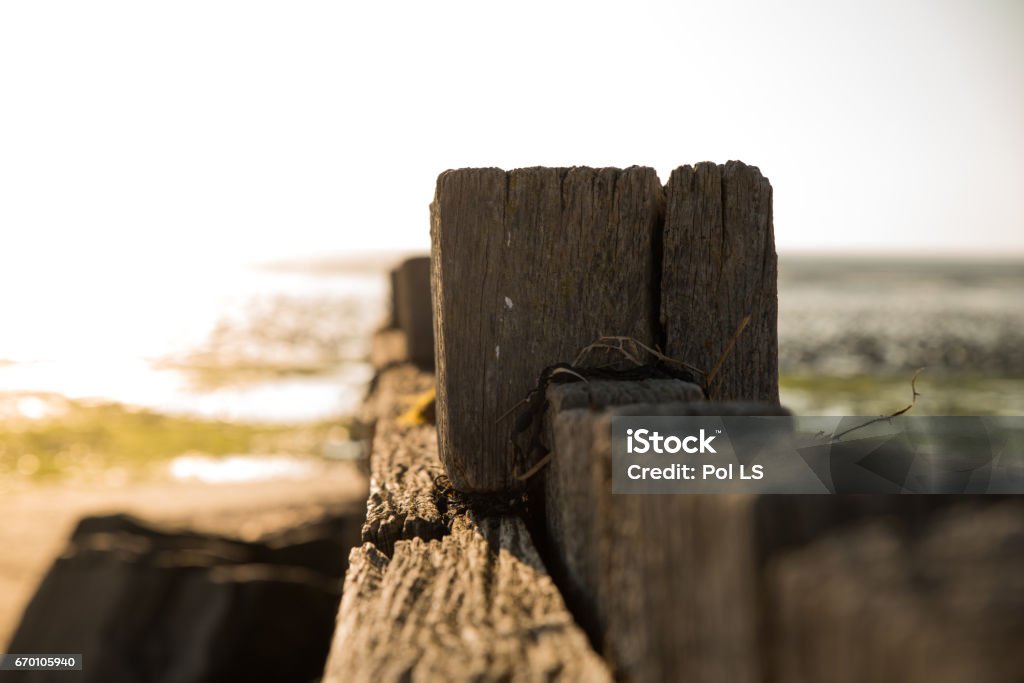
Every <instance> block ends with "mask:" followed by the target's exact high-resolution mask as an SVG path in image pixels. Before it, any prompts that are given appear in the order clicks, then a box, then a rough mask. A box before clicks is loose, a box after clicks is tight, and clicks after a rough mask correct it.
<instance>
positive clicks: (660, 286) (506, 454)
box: [431, 162, 778, 491]
mask: <svg viewBox="0 0 1024 683" xmlns="http://www.w3.org/2000/svg"><path fill="white" fill-rule="evenodd" d="M666 192H667V197H668V209H667V210H668V213H667V215H666V213H665V197H666ZM431 236H432V245H433V250H432V281H433V296H434V311H435V321H434V323H435V329H436V332H435V336H436V339H437V373H438V404H437V408H438V411H437V419H438V433H439V439H440V449H441V459H442V461H443V462H444V464H445V467H446V469H447V472H448V475H449V477H450V479H451V481H452V483H453V484H454V485H455V486H456V487H457V488H459V489H462V490H464V491H502V490H508V489H514V488H517V487H518V486H520V485H521V482H520V481H519V479H518V478H517V474H519V473H521V472H522V471H524V470H525V469H526V467H528V466H529V465H530V463H518V462H515V458H514V457H513V449H512V447H511V445H510V440H509V436H510V433H511V430H512V425H513V421H512V420H511V419H507V414H508V413H509V411H510V409H512V408H513V407H514V406H516V405H517V404H518V403H519V402H520V401H521V400H522V399H523V398H524V396H526V394H527V392H529V390H530V389H532V388H533V387H534V385H535V384H536V382H537V378H538V376H539V375H540V374H541V371H542V370H543V369H544V368H545V367H547V366H550V365H553V364H555V363H559V362H571V361H572V360H573V358H574V357H575V356H576V354H577V352H578V351H579V350H580V349H581V348H582V347H584V346H586V345H587V344H589V343H591V342H593V341H595V340H596V339H597V338H598V337H601V336H625V337H632V338H634V339H636V340H638V341H640V342H643V343H645V344H648V345H650V346H660V347H661V348H664V349H666V351H667V352H668V354H669V355H670V356H673V357H675V358H677V359H679V360H682V361H685V362H687V363H690V364H691V365H695V366H697V367H698V368H701V369H702V370H704V371H705V373H707V376H708V377H709V378H711V379H712V382H711V390H712V396H714V397H718V398H723V399H733V398H736V399H756V400H768V401H775V402H777V401H778V377H777V342H776V330H775V311H776V305H775V245H774V236H773V234H772V220H771V186H770V185H769V184H768V181H767V180H766V179H765V178H764V177H763V176H762V175H761V173H760V172H759V171H758V170H757V169H756V168H754V167H752V166H747V165H745V164H742V163H740V162H729V163H728V164H725V165H724V166H716V165H714V164H698V165H697V166H696V167H694V168H691V167H689V166H684V167H681V168H679V169H677V170H676V171H675V172H674V173H673V174H672V179H671V180H670V182H669V185H668V187H667V190H666V189H663V188H662V187H661V185H660V183H659V181H658V178H657V175H656V174H655V172H654V170H653V169H650V168H641V167H632V168H628V169H625V170H619V169H614V168H606V169H591V168H571V169H564V168H562V169H556V168H529V169H519V170H515V171H511V172H505V171H502V170H500V169H493V168H492V169H462V170H457V171H448V172H446V173H443V174H442V175H441V176H440V177H439V178H438V182H437V191H436V194H435V198H434V202H433V204H432V206H431ZM748 317H749V324H748V325H747V326H746V329H744V330H743V331H742V332H741V333H740V334H739V335H738V337H737V335H736V331H737V329H738V328H739V327H740V324H741V323H742V321H743V320H744V319H747V318H748ZM721 359H724V361H723V362H722V363H721V365H720V367H717V368H716V365H718V363H719V360H721ZM712 373H714V376H713V377H712ZM503 416H506V417H505V419H503Z"/></svg>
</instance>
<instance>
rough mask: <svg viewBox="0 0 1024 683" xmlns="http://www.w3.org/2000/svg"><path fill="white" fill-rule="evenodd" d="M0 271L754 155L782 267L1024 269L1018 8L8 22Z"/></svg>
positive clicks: (298, 241)
mask: <svg viewBox="0 0 1024 683" xmlns="http://www.w3.org/2000/svg"><path fill="white" fill-rule="evenodd" d="M0 98H2V99H0V226H2V231H3V232H2V234H3V240H2V242H0V266H4V265H6V267H14V266H19V267H21V268H29V267H34V266H39V265H44V264H61V263H71V262H96V263H103V262H106V261H113V260H117V259H122V258H125V257H129V258H132V257H135V258H136V259H137V260H140V261H141V260H144V259H146V258H149V257H152V256H157V257H160V258H164V259H169V258H176V259H187V258H193V257H195V255H196V254H205V255H207V256H208V257H210V258H236V257H237V258H244V259H253V258H267V257H275V256H297V255H309V254H314V255H315V254H329V253H336V252H342V251H345V250H346V249H360V250H362V249H381V248H417V247H426V246H427V245H428V244H429V238H428V213H427V204H428V203H429V201H430V198H431V196H432V194H433V183H434V179H435V177H436V175H437V173H438V172H440V171H442V170H444V169H447V168H453V167H460V166H480V165H495V166H502V167H505V168H513V167H517V166H529V165H615V166H628V165H632V164H640V165H648V166H653V167H655V168H656V169H657V170H658V172H659V173H660V174H661V176H662V179H663V180H664V179H666V178H667V176H668V173H669V171H670V170H671V169H672V168H674V167H675V166H678V165H680V164H683V163H693V162H697V161H702V160H712V161H718V162H724V161H726V160H729V159H741V160H743V161H745V162H747V163H750V164H754V165H757V166H759V167H760V168H761V170H762V171H763V172H764V173H765V174H766V175H767V176H768V177H769V178H770V179H771V181H772V184H773V186H774V188H775V227H776V235H777V242H778V245H779V249H780V251H782V252H785V251H793V250H796V249H804V250H856V251H893V250H896V251H901V252H929V253H930V252H937V251H939V252H955V253H963V252H990V253H991V252H997V253H1007V252H1016V253H1018V254H1022V253H1024V3H1022V2H1020V0H962V1H959V2H951V1H944V0H910V1H907V2H893V1H892V0H855V1H850V2H841V3H831V2H821V1H807V2H785V3H774V4H773V3H767V2H760V1H757V0H747V1H742V2H711V1H710V0H709V1H707V2H702V3H672V2H648V3H625V2H612V3H600V2H593V1H587V2H573V3H560V2H557V1H556V0H544V1H541V2H532V1H531V2H514V3H509V2H503V3H495V2H480V1H479V0H475V1H472V2H460V3H453V2H408V3H398V2H390V3H383V2H381V3H372V2H361V3H350V2H339V1H337V0H335V1H332V2H314V1H301V2H283V1H282V2H260V1H255V0H244V1H239V2H228V1H225V0H199V1H193V0H176V1H175V2H161V3H157V2H143V1H140V0H130V1H125V2H109V1H106V0H91V1H89V2H82V1H81V0H73V1H70V2H52V1H48V0H26V1H14V0H12V1H8V2H3V3H2V4H0Z"/></svg>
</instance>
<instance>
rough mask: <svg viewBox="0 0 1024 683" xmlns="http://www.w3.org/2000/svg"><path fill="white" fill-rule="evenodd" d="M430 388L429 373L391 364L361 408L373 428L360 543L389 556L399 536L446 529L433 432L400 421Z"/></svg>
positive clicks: (389, 341) (389, 338)
mask: <svg viewBox="0 0 1024 683" xmlns="http://www.w3.org/2000/svg"><path fill="white" fill-rule="evenodd" d="M402 336H404V335H402ZM375 341H376V342H379V343H380V344H381V345H382V346H383V347H384V348H392V347H394V346H396V342H395V338H394V335H392V334H390V333H387V334H381V335H378V336H377V338H376V340H375ZM433 386H434V376H433V375H432V374H430V373H428V372H423V371H422V370H419V369H418V368H416V367H415V366H414V365H412V364H408V363H406V364H392V365H390V366H388V367H386V368H385V369H383V370H381V371H380V372H379V373H378V374H377V377H376V379H375V380H374V388H373V391H372V392H371V393H370V395H369V396H368V397H367V400H366V402H365V404H364V406H363V410H362V414H361V417H362V419H363V421H364V422H367V423H370V424H372V426H373V429H372V434H373V436H372V439H371V443H370V459H369V467H370V495H369V498H368V500H367V505H366V522H365V523H364V524H363V532H362V533H363V541H364V542H370V543H373V544H374V545H375V546H376V547H377V548H378V549H379V550H380V551H381V552H383V553H385V554H387V555H390V554H391V552H392V549H393V548H394V543H395V541H397V540H399V539H409V538H424V539H432V538H440V537H441V536H443V535H444V534H445V533H447V529H446V527H445V524H444V522H443V520H442V515H441V512H440V511H439V510H438V507H437V500H436V495H435V489H434V479H435V478H436V477H438V476H440V475H441V474H443V473H444V469H443V468H442V467H441V462H440V461H439V460H438V457H437V430H436V429H435V428H434V427H433V425H404V424H402V423H401V422H400V421H399V420H398V417H399V416H400V415H401V414H402V413H403V412H404V411H405V409H406V408H407V407H408V405H409V404H410V403H411V402H412V399H413V398H414V397H416V396H418V395H419V394H421V393H422V392H424V391H427V390H429V389H430V388H432V387H433Z"/></svg>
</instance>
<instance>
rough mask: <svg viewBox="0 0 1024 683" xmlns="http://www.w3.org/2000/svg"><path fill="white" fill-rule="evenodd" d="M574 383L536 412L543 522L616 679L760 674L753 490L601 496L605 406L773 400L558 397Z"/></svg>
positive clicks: (659, 411) (735, 406)
mask: <svg viewBox="0 0 1024 683" xmlns="http://www.w3.org/2000/svg"><path fill="white" fill-rule="evenodd" d="M679 384H685V383H682V382H680V383H679ZM650 390H651V389H650V388H649V387H648V388H646V389H645V390H643V391H647V392H649V391H650ZM578 391H579V387H578V385H558V386H552V387H550V388H549V390H548V398H549V402H550V405H551V406H554V407H555V409H554V410H549V412H548V416H549V417H548V440H549V444H550V445H551V448H552V454H553V457H552V460H551V462H550V464H549V465H548V466H547V468H546V472H545V483H544V486H545V492H544V493H545V510H546V526H547V532H548V540H549V542H550V543H549V547H550V554H551V555H552V558H551V564H552V572H553V574H554V575H555V576H556V577H557V578H558V580H559V584H560V586H561V587H562V589H563V593H564V595H565V597H566V601H567V603H568V604H569V605H570V607H571V608H572V609H573V611H574V613H575V614H576V615H577V618H578V619H579V620H580V622H581V624H582V625H583V626H584V627H585V628H586V629H587V631H588V632H589V633H590V636H591V639H592V640H594V641H596V642H598V643H599V644H600V645H601V649H602V652H603V654H604V656H605V658H606V659H607V661H608V662H609V663H610V664H611V665H612V666H613V667H614V671H615V674H616V676H617V678H619V679H621V680H626V681H644V682H646V681H666V680H686V681H708V682H711V681H725V680H728V681H757V680H761V679H760V676H761V662H760V651H759V622H758V607H757V592H756V586H757V580H758V569H757V567H758V562H757V546H756V544H755V523H756V519H755V515H754V504H755V498H754V497H753V496H737V495H734V496H727V495H718V496H653V495H652V496H636V495H633V496H630V495H615V496H613V495H612V493H611V490H612V485H611V477H612V473H611V443H610V438H611V418H612V416H613V415H616V414H633V415H700V414H703V415H771V414H786V413H785V411H784V410H782V409H780V408H778V407H777V406H775V405H772V404H764V403H762V404H750V403H727V404H721V403H711V402H702V403H660V404H635V405H629V406H625V407H612V408H609V409H607V410H601V411H597V410H595V409H594V408H595V407H594V406H593V405H590V406H587V407H572V408H568V407H566V406H573V405H576V404H578V403H579V401H578V400H577V398H576V397H575V396H574V395H573V394H574V393H577V392H578ZM674 391H675V390H674V389H670V390H669V392H670V393H672V392H674ZM599 393H600V394H601V395H604V396H617V397H628V396H629V395H631V394H633V393H641V392H633V391H630V390H627V389H620V390H616V391H605V390H601V391H600V392H599Z"/></svg>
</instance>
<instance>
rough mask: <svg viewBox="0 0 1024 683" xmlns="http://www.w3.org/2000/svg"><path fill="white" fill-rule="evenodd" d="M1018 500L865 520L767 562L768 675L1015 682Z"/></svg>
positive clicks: (1020, 599)
mask: <svg viewBox="0 0 1024 683" xmlns="http://www.w3.org/2000/svg"><path fill="white" fill-rule="evenodd" d="M1022 567H1024V505H1022V504H1021V502H1020V501H1008V502H999V503H997V504H995V505H991V506H983V505H979V504H978V501H977V500H975V501H971V502H969V503H966V504H965V502H964V501H963V499H962V498H961V502H960V504H958V505H954V506H951V507H949V508H947V509H945V510H943V511H941V512H938V513H936V514H935V515H934V516H933V517H932V518H931V520H930V522H929V523H927V524H925V525H923V526H922V525H916V528H908V525H907V524H906V523H905V520H903V519H902V518H899V517H888V518H880V519H877V520H874V521H871V522H865V523H863V524H861V525H859V526H857V527H854V528H851V529H849V530H847V531H845V532H843V533H841V534H839V535H836V536H832V537H829V538H825V539H821V540H819V541H818V542H817V543H814V544H812V545H810V546H808V547H806V548H804V549H802V550H799V551H796V552H793V553H790V554H787V555H783V556H780V557H779V558H777V559H776V560H775V561H773V562H772V563H770V564H769V566H768V569H767V578H766V581H765V583H766V586H767V590H768V592H769V595H770V599H771V602H770V604H769V605H768V609H766V614H767V616H768V618H769V621H770V627H769V629H768V632H769V633H770V634H771V635H772V636H773V638H772V640H771V641H770V643H769V645H768V647H766V648H765V650H766V652H767V653H768V654H769V655H770V658H771V659H770V661H771V664H772V669H773V674H774V675H773V677H772V678H771V680H777V681H787V682H791V683H803V682H807V683H811V682H815V683H816V682H817V681H826V680H827V681H833V682H834V683H847V682H850V683H852V682H854V681H877V682H878V683H890V682H891V683H897V682H900V683H903V682H911V683H916V682H920V683H954V682H960V681H972V682H975V681H977V682H984V683H1011V682H1016V681H1021V680H1024V648H1022V647H1021V645H1022V644H1024V571H1021V569H1022Z"/></svg>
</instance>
